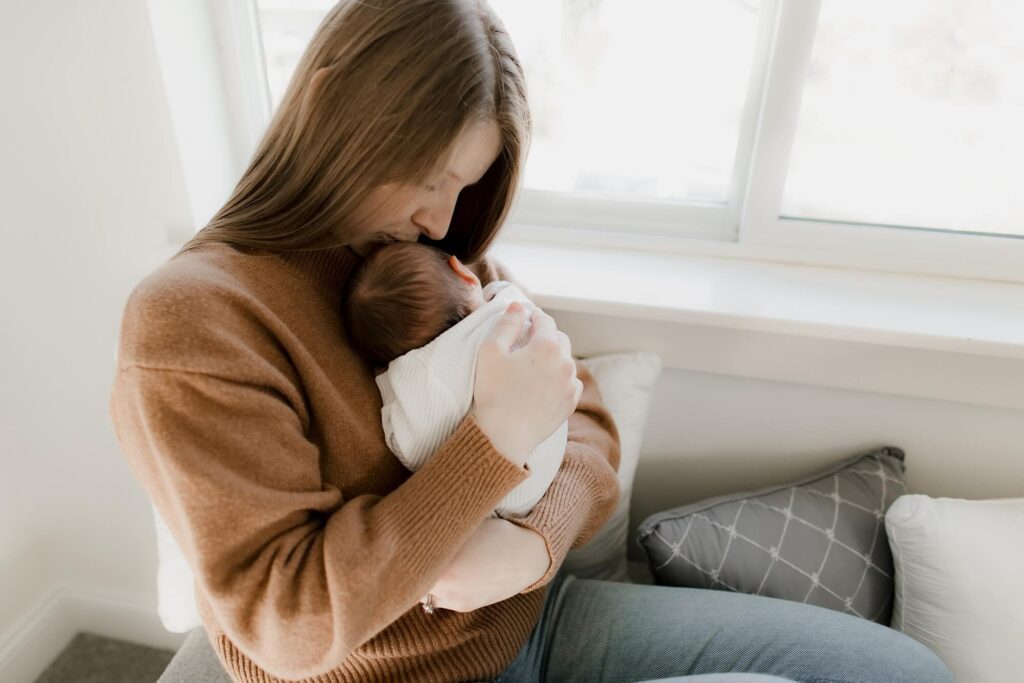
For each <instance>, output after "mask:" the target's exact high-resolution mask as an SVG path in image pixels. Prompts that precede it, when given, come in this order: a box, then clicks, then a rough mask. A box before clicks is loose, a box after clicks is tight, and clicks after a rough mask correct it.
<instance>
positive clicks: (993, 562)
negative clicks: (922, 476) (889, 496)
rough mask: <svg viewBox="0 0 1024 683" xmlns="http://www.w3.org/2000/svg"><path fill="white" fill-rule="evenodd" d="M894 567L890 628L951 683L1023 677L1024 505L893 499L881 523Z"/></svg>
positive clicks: (1017, 500) (1011, 501)
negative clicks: (935, 660) (932, 658)
mask: <svg viewBox="0 0 1024 683" xmlns="http://www.w3.org/2000/svg"><path fill="white" fill-rule="evenodd" d="M885 531H886V534H887V535H888V537H889V546H890V548H891V549H892V556H893V560H894V563H895V567H896V589H895V590H896V596H895V597H896V600H895V606H894V609H893V616H892V624H891V625H892V627H893V628H895V629H898V630H900V631H903V632H904V633H906V634H907V635H909V636H911V637H912V638H914V639H915V640H918V641H920V642H921V643H924V644H925V645H927V646H928V647H929V648H931V649H932V651H934V652H935V653H936V654H937V655H938V656H939V657H940V658H941V659H942V661H943V662H945V664H946V666H948V667H949V668H950V670H952V672H953V675H954V676H955V677H956V679H957V680H958V681H970V683H986V682H987V681H993V682H996V681H998V682H999V683H1002V682H1003V681H1014V680H1021V678H1020V677H1021V675H1022V673H1021V672H1024V647H1021V637H1022V635H1024V581H1022V580H1021V576H1022V575H1024V498H1012V499H1011V498H1007V499H1000V500H961V499H959V498H929V497H928V496H922V495H905V496H900V497H899V498H897V499H896V500H895V502H893V504H892V505H891V506H890V507H889V510H888V511H887V512H886V515H885Z"/></svg>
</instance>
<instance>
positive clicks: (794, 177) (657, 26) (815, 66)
mask: <svg viewBox="0 0 1024 683" xmlns="http://www.w3.org/2000/svg"><path fill="white" fill-rule="evenodd" d="M333 4H334V2H333V0H256V7H257V10H258V18H259V23H260V32H261V34H262V42H263V54H264V56H265V59H266V66H267V76H268V80H269V90H270V94H271V100H272V105H275V106H276V103H277V101H278V100H279V98H280V97H281V94H282V93H283V91H284V88H285V86H286V85H287V82H288V79H289V78H290V76H291V73H292V70H293V69H294V66H295V64H296V61H297V60H298V58H299V56H300V55H301V53H302V51H303V49H304V48H305V46H306V44H307V42H308V40H309V38H310V36H311V35H312V33H313V31H314V30H315V28H316V26H317V25H318V24H319V22H320V20H321V19H322V17H323V16H324V14H325V13H326V12H327V11H328V9H329V8H330V7H331V6H332V5H333ZM491 4H492V6H493V7H494V8H495V9H496V10H497V12H498V13H499V14H500V15H501V16H502V18H503V20H504V21H505V24H506V26H507V28H508V30H509V32H510V33H511V35H512V37H513V39H514V41H515V43H516V45H517V49H518V51H519V53H520V56H521V58H522V59H523V62H524V64H525V68H526V72H527V80H528V86H529V89H530V101H531V109H532V113H533V116H534V122H535V123H534V139H533V144H532V148H531V151H530V156H529V160H528V164H527V168H526V174H525V188H526V190H527V192H525V193H524V196H523V201H522V202H521V204H522V205H529V206H532V207H540V208H539V209H536V208H534V209H533V213H532V214H530V218H529V219H528V220H527V222H528V223H530V224H532V225H549V226H552V227H554V228H558V227H562V228H565V227H574V228H592V227H602V228H604V229H608V230H622V231H625V232H630V231H632V232H633V233H635V234H643V233H644V232H645V231H646V232H649V233H651V234H654V233H657V234H661V235H675V236H680V237H711V238H715V239H720V240H727V241H733V240H736V239H739V240H740V241H741V242H744V243H746V242H749V243H751V244H756V243H758V242H763V243H770V242H772V241H773V240H775V239H776V238H775V235H776V234H782V233H783V232H784V231H785V229H786V224H787V223H788V225H790V226H792V225H793V224H799V225H804V226H806V228H807V229H809V230H813V231H814V232H815V235H820V236H821V238H822V239H823V240H828V239H832V237H830V235H831V234H832V233H831V232H830V231H829V229H828V226H829V224H841V225H846V226H847V227H849V228H854V229H856V230H858V231H859V232H858V234H863V235H865V239H867V238H868V236H867V233H868V231H867V230H866V229H865V227H864V226H874V227H876V228H877V227H879V226H881V227H893V228H919V229H924V230H929V231H934V230H939V231H958V232H962V233H982V234H987V235H996V236H1002V237H1004V238H1005V237H1006V236H1024V192H1022V191H1021V186H1022V184H1024V183H1022V181H1024V171H1022V170H1021V169H1022V166H1021V161H1020V160H1021V159H1024V125H1021V121H1024V2H1021V1H1020V0H901V1H900V2H886V1H885V0H860V1H859V2H844V1H842V0H824V1H823V2H821V3H820V5H819V3H817V2H812V0H807V1H806V2H804V0H800V1H799V2H792V1H791V0H685V1H684V0H491ZM819 6H820V11H819V9H818V8H819ZM780 8H781V10H780ZM815 17H817V22H816V23H814V18H815ZM776 21H777V22H778V25H777V26H776ZM801 21H803V22H805V23H806V28H800V27H798V25H799V24H800V22H801ZM787 28H792V29H794V30H796V31H797V33H789V34H786V32H785V29H787ZM775 31H779V33H777V34H775V33H774V32H775ZM773 34H774V35H776V37H777V39H776V40H775V41H774V42H772V39H771V36H772V35H773ZM785 35H790V36H793V35H798V36H799V40H798V41H796V42H799V41H805V42H804V45H806V46H812V47H811V48H810V50H807V49H804V51H803V52H802V54H803V55H804V56H803V57H797V58H795V59H789V57H790V56H792V55H794V54H801V53H800V48H797V49H794V41H793V40H788V39H785V38H784V37H781V38H780V37H778V36H785ZM807 55H809V56H810V57H809V60H810V62H809V65H808V63H807V57H806V56H807ZM775 63H778V64H786V65H788V66H785V67H784V68H776V67H775V66H772V67H771V68H769V65H773V64H775ZM805 67H806V68H805ZM769 73H770V75H769V76H767V77H766V74H769ZM801 91H802V95H801ZM780 93H781V95H779V94H780ZM791 94H792V98H793V101H794V102H798V103H799V106H796V105H794V107H790V108H786V109H782V110H780V109H778V108H776V109H775V110H774V111H785V114H784V115H783V116H782V118H781V119H780V118H779V117H778V116H777V115H775V116H774V117H773V116H765V115H764V114H763V111H765V109H763V107H765V105H764V103H772V102H780V101H786V98H789V97H790V96H791ZM767 109H770V107H767ZM794 129H795V135H793V136H792V137H791V132H787V131H793V130H794ZM759 158H760V159H761V162H757V160H758V159H759ZM787 162H788V164H787ZM783 180H784V181H785V182H784V185H783V184H782V181H783ZM748 184H749V187H750V188H753V189H752V191H751V195H753V194H754V193H755V192H754V190H756V194H757V196H758V198H759V201H758V202H753V201H750V199H749V196H745V195H746V193H747V187H748ZM764 188H770V189H769V190H767V192H766V191H765V190H764ZM764 198H767V201H761V200H762V199H764ZM530 202H532V204H531V203H530ZM744 202H746V205H747V208H746V209H745V210H744V209H743V205H744ZM616 207H619V208H616ZM538 212H539V213H538ZM609 212H611V213H616V212H617V214H616V215H617V217H618V218H617V221H618V222H617V223H616V224H615V225H611V224H610V223H609V221H611V219H608V220H606V221H605V223H606V225H603V226H602V225H600V223H601V221H602V214H609ZM527 213H529V212H527ZM531 221H533V222H531ZM571 223H575V224H571ZM751 225H754V227H753V228H750V229H745V226H747V227H749V226H751ZM702 228H705V230H704V231H703V232H702V231H701V229H702ZM714 231H717V232H714ZM876 232H877V231H876ZM883 232H884V233H886V234H888V235H894V234H895V233H897V232H900V233H908V232H910V231H906V230H899V231H897V230H884V231H883ZM737 235H738V237H737ZM870 239H872V240H875V239H877V237H875V236H871V237H870ZM920 239H924V238H923V237H922V238H920ZM963 239H964V240H974V241H975V242H977V243H978V244H981V242H983V239H981V238H978V237H974V236H965V237H963ZM998 241H999V242H1002V243H1005V242H1007V241H1008V240H1005V239H1001V240H998ZM780 243H781V242H780ZM838 243H839V242H838V241H837V242H836V244H838ZM791 246H796V247H805V246H809V245H806V244H802V243H800V242H799V241H797V242H796V243H795V244H793V245H791ZM817 246H818V247H821V245H817ZM821 248H823V249H826V250H827V249H829V248H832V249H840V247H838V246H830V245H829V244H828V243H827V242H825V243H824V247H821ZM844 248H845V247H844ZM882 248H883V249H884V248H886V247H885V246H883V247H882ZM995 250H996V251H998V250H999V248H998V247H995ZM955 251H956V250H953V251H951V252H949V253H951V254H952V253H954V252H955ZM909 253H913V252H912V251H911V252H909Z"/></svg>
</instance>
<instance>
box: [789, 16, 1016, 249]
mask: <svg viewBox="0 0 1024 683" xmlns="http://www.w3.org/2000/svg"><path fill="white" fill-rule="evenodd" d="M1022 121H1024V3H1021V2H1019V0H943V1H941V2H937V1H936V0H901V1H900V2H886V1H883V0H860V1H859V2H856V3H854V2H824V3H822V8H821V16H820V20H819V26H818V33H817V36H816V39H815V44H814V52H813V57H812V62H811V68H810V72H809V75H808V77H807V83H806V86H805V90H804V96H803V103H802V105H801V112H800V119H799V123H798V128H797V135H796V141H795V144H794V148H793V155H792V159H791V162H790V170H789V174H788V177H787V181H786V189H785V193H784V199H783V205H782V213H783V215H785V216H788V217H799V218H814V219H824V220H837V221H846V222H854V223H871V224H880V225H896V226H910V227H924V228H937V229H944V230H965V231H976V232H989V233H996V234H1016V235H1024V192H1022V191H1021V186H1022V181H1024V170H1022V166H1021V163H1022V161H1021V160H1022V159H1024V125H1022V123H1021V122H1022Z"/></svg>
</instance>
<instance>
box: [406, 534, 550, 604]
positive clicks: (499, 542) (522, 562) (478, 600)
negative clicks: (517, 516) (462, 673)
mask: <svg viewBox="0 0 1024 683" xmlns="http://www.w3.org/2000/svg"><path fill="white" fill-rule="evenodd" d="M549 564H550V557H549V554H548V550H547V545H546V542H545V541H544V537H543V536H541V535H540V534H538V533H537V532H535V531H532V530H530V529H526V528H524V527H520V526H517V525H515V524H513V523H512V522H509V521H507V520H504V519H493V518H487V519H485V520H484V521H483V522H481V524H480V526H479V527H478V528H477V530H476V532H475V533H474V534H473V535H472V536H471V537H470V538H469V540H468V541H466V543H465V544H464V545H463V546H462V548H461V549H460V550H459V552H458V554H457V555H456V556H455V558H454V559H453V560H452V562H451V564H450V565H449V566H448V568H447V569H446V570H445V571H444V573H443V574H442V575H441V577H440V578H439V579H438V580H437V582H436V583H435V584H434V587H433V589H431V591H430V592H431V593H432V594H433V596H434V604H435V605H436V606H437V607H440V608H443V609H451V610H455V611H458V612H469V611H472V610H475V609H479V608H480V607H484V606H485V605H490V604H493V603H496V602H501V601H502V600H505V599H506V598H509V597H512V596H513V595H517V594H518V593H520V592H522V590H523V589H524V588H526V587H527V586H529V585H531V584H533V583H535V582H536V581H537V579H539V578H540V577H541V576H543V575H544V574H545V573H546V571H547V569H548V566H549ZM424 597H425V596H424Z"/></svg>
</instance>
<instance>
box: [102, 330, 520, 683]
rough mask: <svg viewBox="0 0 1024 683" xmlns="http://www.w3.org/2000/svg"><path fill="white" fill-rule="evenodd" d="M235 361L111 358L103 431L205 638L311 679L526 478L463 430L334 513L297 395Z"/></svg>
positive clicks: (424, 583)
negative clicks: (138, 493)
mask: <svg viewBox="0 0 1024 683" xmlns="http://www.w3.org/2000/svg"><path fill="white" fill-rule="evenodd" d="M142 322H145V321H140V320H135V321H134V322H133V323H132V327H136V328H138V327H140V325H138V324H136V323H142ZM158 327H159V326H158ZM187 332H188V331H187V330H184V331H182V334H185V333H187ZM175 338H176V339H178V337H175ZM183 338H184V337H182V339H183ZM150 339H152V335H151V334H150V335H148V336H147V338H146V340H143V341H144V342H146V343H148V340H150ZM136 341H138V340H136ZM186 343H187V342H186ZM218 348H221V347H218ZM122 350H124V346H122ZM228 350H229V351H230V350H231V348H230V347H228ZM242 352H243V350H238V351H232V353H231V357H233V358H241V359H242V360H239V361H238V363H237V366H238V367H241V368H242V369H243V370H244V372H239V373H238V374H235V375H228V374H226V373H220V372H211V371H209V370H203V371H193V370H188V369H183V368H181V367H174V368H168V367H155V366H153V365H148V364H145V363H142V362H138V361H134V360H128V359H125V358H122V361H121V364H120V367H119V369H118V372H117V375H116V377H115V382H114V387H113V393H112V395H111V402H110V411H111V417H112V419H113V422H114V426H115V431H116V433H117V436H118V439H119V441H120V443H121V447H122V450H123V451H124V453H125V456H126V458H127V460H128V463H129V465H130V467H131V469H132V471H133V473H134V474H135V476H136V477H137V478H138V479H139V480H140V482H141V483H142V485H143V487H144V488H145V489H146V491H147V493H148V494H149V496H150V498H151V499H152V501H153V503H154V505H155V506H156V507H157V509H158V510H159V512H160V514H161V516H162V517H163V519H164V520H165V521H166V522H167V525H168V527H169V528H170V530H171V533H172V534H173V536H174V538H175V540H176V541H177V543H178V545H179V547H180V548H181V549H182V552H183V554H184V555H185V558H186V559H187V560H188V562H189V565H190V566H191V567H192V570H193V573H194V575H195V577H196V584H197V590H198V591H200V592H201V595H202V596H203V599H204V602H205V604H206V606H207V609H208V610H209V612H210V614H212V615H213V617H214V618H215V620H216V623H217V625H218V626H219V627H220V628H222V629H223V631H224V633H225V635H226V636H227V637H228V638H229V639H230V640H231V642H232V643H233V644H234V645H235V646H236V647H238V649H239V650H241V652H243V653H244V654H245V655H246V656H247V657H249V658H250V659H251V660H253V661H254V662H255V663H257V664H258V665H259V666H260V667H262V668H264V669H265V670H266V671H268V672H270V673H272V674H273V675H275V676H278V677H281V678H287V679H302V678H306V677H313V676H317V675H320V674H323V673H325V672H327V671H329V670H331V669H333V668H336V667H337V666H339V665H340V664H341V663H342V662H343V661H344V660H345V659H346V657H347V656H348V655H349V654H350V653H351V652H352V651H353V650H355V649H356V648H357V647H359V646H360V645H361V644H363V643H364V642H366V641H367V640H369V639H370V638H372V637H373V636H374V635H375V634H377V633H378V632H380V631H382V630H383V629H384V628H386V627H387V626H389V625H390V624H391V623H393V622H394V621H396V620H397V619H398V618H399V617H401V616H402V615H403V614H404V613H406V612H407V611H408V610H410V609H411V608H414V607H416V606H417V601H418V600H419V598H421V597H422V596H423V595H424V594H425V593H426V592H427V591H428V590H429V589H430V587H431V586H432V585H433V584H434V582H435V581H436V580H437V578H438V577H439V576H440V574H441V573H442V571H443V570H444V568H445V567H447V566H448V565H449V564H450V563H451V561H452V559H453V558H454V556H455V555H456V553H457V552H458V550H459V548H460V547H461V546H462V545H463V544H464V542H465V541H466V540H467V539H468V538H469V537H470V536H471V535H472V533H473V532H474V530H475V529H476V527H477V526H478V525H479V523H480V521H481V520H482V519H483V518H484V517H485V516H486V515H487V513H488V512H489V511H490V510H491V509H493V508H494V506H495V505H496V504H497V503H498V502H499V501H500V500H501V499H502V497H503V496H504V495H506V494H507V493H508V492H509V491H510V490H512V489H513V488H515V486H517V485H518V484H519V483H520V482H522V481H523V480H524V479H525V478H526V477H527V476H528V472H526V471H525V470H523V469H522V468H520V467H518V466H516V465H515V464H514V463H512V462H511V461H509V460H507V459H506V458H505V457H504V456H502V455H501V454H500V453H498V452H497V451H496V450H495V449H494V447H493V445H492V444H491V443H490V441H489V440H488V438H487V437H486V435H484V434H483V432H481V431H480V429H479V428H478V426H477V424H476V423H475V421H474V420H473V419H472V418H466V419H464V420H463V421H462V422H461V423H460V424H459V426H458V427H457V428H456V430H455V432H454V433H453V434H452V435H451V436H450V437H449V438H448V439H447V440H446V441H445V442H444V443H443V445H442V446H441V447H440V449H438V451H437V453H436V454H435V455H434V456H433V457H432V458H431V459H430V460H429V461H428V462H427V463H426V464H425V465H424V466H423V467H422V468H420V469H419V470H418V471H417V472H415V473H413V474H411V475H410V476H409V478H408V479H406V480H405V481H403V483H402V484H401V485H399V486H398V487H397V488H395V489H394V490H393V491H390V492H389V493H388V494H387V495H384V496H380V495H371V494H363V495H356V496H353V497H351V498H350V499H345V497H344V496H343V495H342V492H341V491H339V490H338V488H337V487H335V486H331V485H328V484H326V483H325V482H324V481H323V479H322V476H321V463H320V458H321V453H320V452H319V448H318V447H317V446H316V444H314V443H312V442H311V441H309V440H308V439H307V438H306V436H305V434H306V429H307V428H308V426H309V425H308V424H307V421H308V419H309V416H308V415H307V414H304V412H303V410H302V407H301V401H302V399H301V395H299V394H296V393H295V388H294V386H292V385H291V384H290V381H289V380H288V379H287V377H281V376H278V374H277V373H275V372H274V371H273V370H272V369H271V365H270V364H267V365H261V364H259V363H257V362H245V360H244V357H243V356H242ZM122 355H124V354H122ZM129 355H131V354H129ZM208 355H210V354H208ZM226 367H228V366H226ZM438 491H458V492H459V495H438V494H437V492H438Z"/></svg>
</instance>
